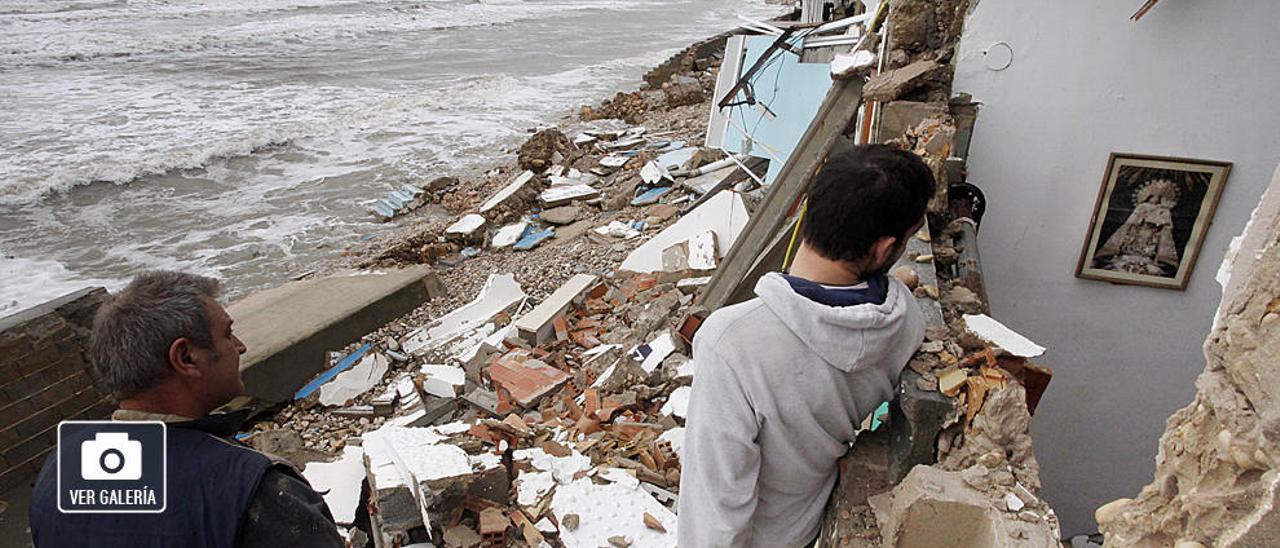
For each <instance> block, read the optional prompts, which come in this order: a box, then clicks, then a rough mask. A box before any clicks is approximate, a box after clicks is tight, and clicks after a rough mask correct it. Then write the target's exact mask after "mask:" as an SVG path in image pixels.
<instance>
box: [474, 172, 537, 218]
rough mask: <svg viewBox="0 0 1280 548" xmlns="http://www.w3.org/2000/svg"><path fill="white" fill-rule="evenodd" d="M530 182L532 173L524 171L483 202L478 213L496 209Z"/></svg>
mask: <svg viewBox="0 0 1280 548" xmlns="http://www.w3.org/2000/svg"><path fill="white" fill-rule="evenodd" d="M532 180H533V172H532V171H528V170H525V171H524V172H522V173H520V175H517V176H516V178H515V179H512V181H511V183H509V184H508V185H507V186H505V187H502V189H501V190H499V191H498V192H496V193H494V195H493V196H492V197H490V198H489V199H488V200H485V202H484V204H482V205H481V206H480V212H481V213H485V212H487V211H489V210H490V209H493V208H495V207H498V206H499V205H501V204H502V202H504V201H506V199H507V198H510V197H511V196H512V195H514V194H515V193H516V192H519V191H520V189H521V188H524V185H527V184H529V181H532Z"/></svg>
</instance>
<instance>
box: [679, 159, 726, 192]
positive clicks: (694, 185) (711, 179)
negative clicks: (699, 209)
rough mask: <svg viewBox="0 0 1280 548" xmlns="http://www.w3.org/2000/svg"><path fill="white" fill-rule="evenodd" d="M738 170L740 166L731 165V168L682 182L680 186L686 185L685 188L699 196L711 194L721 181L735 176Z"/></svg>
mask: <svg viewBox="0 0 1280 548" xmlns="http://www.w3.org/2000/svg"><path fill="white" fill-rule="evenodd" d="M737 169H738V166H737V165H736V164H735V165H730V166H729V167H725V168H720V169H717V170H715V171H712V172H710V173H704V174H702V175H699V176H697V177H690V178H688V179H685V180H684V181H682V182H681V183H680V184H681V185H684V187H685V188H688V189H689V190H692V191H694V192H696V193H698V195H703V194H706V193H708V192H711V190H712V189H714V188H715V187H716V185H718V184H720V181H723V180H725V179H727V178H729V176H730V175H733V172H734V171H736V170H737Z"/></svg>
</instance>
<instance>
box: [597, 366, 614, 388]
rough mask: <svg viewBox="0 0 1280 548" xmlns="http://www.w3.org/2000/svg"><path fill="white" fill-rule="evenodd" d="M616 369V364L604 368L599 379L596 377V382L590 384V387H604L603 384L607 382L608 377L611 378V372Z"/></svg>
mask: <svg viewBox="0 0 1280 548" xmlns="http://www.w3.org/2000/svg"><path fill="white" fill-rule="evenodd" d="M617 367H618V364H617V363H614V364H613V365H610V366H609V367H607V368H605V370H604V372H602V373H600V376H599V377H596V382H593V383H591V387H592V388H600V387H602V386H604V383H606V382H609V377H612V376H613V370H614V369H616V368H617Z"/></svg>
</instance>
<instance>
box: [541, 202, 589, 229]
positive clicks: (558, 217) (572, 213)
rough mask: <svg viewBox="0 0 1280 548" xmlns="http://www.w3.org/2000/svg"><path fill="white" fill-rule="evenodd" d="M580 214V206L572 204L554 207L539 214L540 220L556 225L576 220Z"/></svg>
mask: <svg viewBox="0 0 1280 548" xmlns="http://www.w3.org/2000/svg"><path fill="white" fill-rule="evenodd" d="M580 215H582V208H579V207H578V206H572V205H567V206H560V207H554V208H551V209H548V210H545V211H543V212H542V213H541V214H540V216H541V217H542V220H544V221H546V222H548V223H550V224H553V225H558V226H559V225H567V224H570V223H572V222H574V221H576V220H578V216H580Z"/></svg>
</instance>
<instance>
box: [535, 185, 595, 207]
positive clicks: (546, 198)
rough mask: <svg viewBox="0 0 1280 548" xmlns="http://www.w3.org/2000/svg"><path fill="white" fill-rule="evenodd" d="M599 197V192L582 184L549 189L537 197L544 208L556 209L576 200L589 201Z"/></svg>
mask: <svg viewBox="0 0 1280 548" xmlns="http://www.w3.org/2000/svg"><path fill="white" fill-rule="evenodd" d="M599 197H600V191H599V190H596V189H594V188H592V187H591V186H589V185H582V184H578V185H568V186H556V187H551V188H548V189H546V190H544V191H542V194H540V195H539V196H538V198H539V199H540V200H542V204H543V206H545V207H556V206H559V205H564V204H567V203H571V202H574V201H577V200H590V199H592V198H599Z"/></svg>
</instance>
